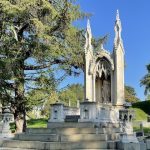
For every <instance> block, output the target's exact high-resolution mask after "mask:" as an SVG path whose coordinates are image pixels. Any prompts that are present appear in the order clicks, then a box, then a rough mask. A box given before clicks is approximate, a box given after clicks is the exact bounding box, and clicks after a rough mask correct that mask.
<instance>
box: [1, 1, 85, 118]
mask: <svg viewBox="0 0 150 150" xmlns="http://www.w3.org/2000/svg"><path fill="white" fill-rule="evenodd" d="M0 14H1V15H0V57H1V58H2V59H1V60H0V63H1V64H2V65H1V66H0V79H1V80H0V96H1V98H2V99H3V104H4V103H5V102H6V101H8V102H11V104H12V110H13V112H14V115H15V118H17V117H19V116H20V115H22V114H23V116H24V119H25V114H26V111H27V110H29V109H31V108H32V107H31V106H34V105H37V104H38V103H40V100H41V99H42V101H43V100H45V101H47V100H48V95H50V94H51V92H53V91H55V89H56V86H57V80H56V79H55V77H54V70H55V69H57V70H58V69H63V70H65V71H66V73H67V74H72V73H74V72H76V71H75V70H77V69H78V68H83V55H84V50H83V45H84V36H83V33H84V31H83V30H79V29H78V28H76V27H74V26H73V25H72V22H73V21H76V20H77V19H80V18H83V17H84V16H85V14H84V13H82V12H81V11H80V9H79V6H78V5H76V4H75V1H72V0H59V1H55V0H50V1H49V0H1V1H0ZM78 71H79V70H77V72H78ZM65 75H66V74H65Z"/></svg>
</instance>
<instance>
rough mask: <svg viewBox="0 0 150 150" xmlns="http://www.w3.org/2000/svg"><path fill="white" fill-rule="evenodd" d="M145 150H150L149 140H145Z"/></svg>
mask: <svg viewBox="0 0 150 150" xmlns="http://www.w3.org/2000/svg"><path fill="white" fill-rule="evenodd" d="M146 148H147V149H150V139H147V140H146Z"/></svg>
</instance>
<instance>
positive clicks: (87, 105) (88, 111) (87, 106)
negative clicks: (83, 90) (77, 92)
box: [79, 101, 98, 122]
mask: <svg viewBox="0 0 150 150" xmlns="http://www.w3.org/2000/svg"><path fill="white" fill-rule="evenodd" d="M96 104H97V103H96V102H90V101H84V102H81V103H80V120H79V122H95V121H96V119H97V118H98V116H97V105H96Z"/></svg>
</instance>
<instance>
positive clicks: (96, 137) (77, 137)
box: [15, 134, 108, 142]
mask: <svg viewBox="0 0 150 150" xmlns="http://www.w3.org/2000/svg"><path fill="white" fill-rule="evenodd" d="M15 139H16V140H23V141H43V142H67V141H68V142H79V141H107V140H108V135H107V134H73V135H56V134H39V135H37V134H18V135H16V136H15Z"/></svg>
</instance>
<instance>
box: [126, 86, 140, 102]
mask: <svg viewBox="0 0 150 150" xmlns="http://www.w3.org/2000/svg"><path fill="white" fill-rule="evenodd" d="M125 100H126V101H127V102H131V103H135V102H138V101H140V99H139V98H137V96H136V92H135V89H134V88H133V87H131V86H125Z"/></svg>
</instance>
